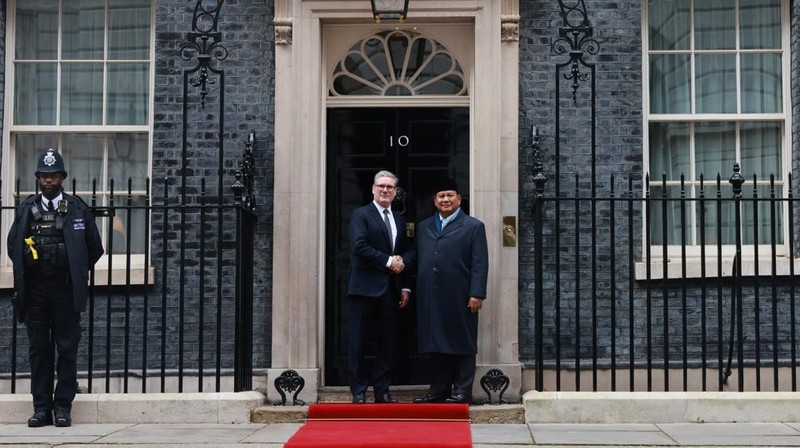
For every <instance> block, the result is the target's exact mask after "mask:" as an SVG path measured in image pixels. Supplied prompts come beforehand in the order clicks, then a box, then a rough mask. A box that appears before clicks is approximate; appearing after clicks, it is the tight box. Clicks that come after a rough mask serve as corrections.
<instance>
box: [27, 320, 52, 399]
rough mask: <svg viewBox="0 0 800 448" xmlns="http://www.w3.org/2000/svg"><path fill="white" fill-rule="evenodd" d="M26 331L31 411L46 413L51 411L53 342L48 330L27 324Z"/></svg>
mask: <svg viewBox="0 0 800 448" xmlns="http://www.w3.org/2000/svg"><path fill="white" fill-rule="evenodd" d="M27 330H28V361H29V362H30V365H31V394H32V395H33V409H34V410H36V411H44V412H47V411H49V410H51V409H53V370H54V369H53V342H52V340H51V339H50V329H49V328H46V327H39V326H32V325H30V324H29V325H28V326H27Z"/></svg>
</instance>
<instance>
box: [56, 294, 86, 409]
mask: <svg viewBox="0 0 800 448" xmlns="http://www.w3.org/2000/svg"><path fill="white" fill-rule="evenodd" d="M62 316H63V317H62V318H60V319H58V318H56V319H53V341H54V342H55V346H56V352H57V353H58V361H57V363H56V373H57V374H58V383H57V384H56V390H55V395H54V397H53V398H54V404H55V408H56V409H66V410H70V409H72V400H73V399H75V394H76V393H77V392H78V344H79V343H80V341H81V327H80V317H81V315H80V313H76V312H75V311H74V310H73V308H72V301H69V307H68V308H65V309H64V310H63V314H62Z"/></svg>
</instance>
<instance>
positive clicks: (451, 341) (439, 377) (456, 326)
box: [410, 179, 489, 403]
mask: <svg viewBox="0 0 800 448" xmlns="http://www.w3.org/2000/svg"><path fill="white" fill-rule="evenodd" d="M433 203H434V205H435V206H436V210H437V211H436V213H434V216H432V217H430V218H427V219H425V220H424V221H422V222H421V223H420V224H419V228H418V229H417V235H416V254H414V253H412V254H410V257H411V258H412V259H414V258H415V259H416V264H417V288H416V291H415V294H416V295H415V297H416V300H417V329H418V330H417V331H418V338H419V351H420V353H427V354H430V356H431V376H432V380H431V384H430V387H429V389H428V393H427V394H426V395H425V396H424V397H420V398H416V399H414V401H415V402H416V403H433V402H442V401H444V402H447V403H468V402H469V401H470V400H471V398H472V383H473V381H474V379H475V355H476V354H477V352H478V311H479V310H480V309H481V306H482V305H483V300H484V299H485V298H486V282H487V277H488V274H489V255H488V249H487V244H486V229H485V227H484V225H483V223H482V222H481V221H479V220H477V219H475V218H473V217H471V216H469V215H467V214H466V213H464V211H463V210H461V195H460V194H459V193H458V187H457V186H456V183H455V181H454V180H452V179H444V180H442V181H441V182H439V185H438V187H437V190H436V193H435V194H434V196H433Z"/></svg>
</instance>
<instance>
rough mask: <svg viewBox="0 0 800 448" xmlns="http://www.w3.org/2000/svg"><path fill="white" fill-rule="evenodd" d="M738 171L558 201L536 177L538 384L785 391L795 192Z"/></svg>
mask: <svg viewBox="0 0 800 448" xmlns="http://www.w3.org/2000/svg"><path fill="white" fill-rule="evenodd" d="M535 143H536V140H534V147H535V148H534V151H535V153H534V154H535V157H534V159H538V157H536V153H537V152H538V150H537V149H536V145H535ZM537 166H539V168H537V169H541V168H540V164H537ZM739 171H740V169H739V165H738V164H736V166H735V167H734V171H733V175H731V176H730V180H729V182H723V181H722V177H721V176H717V178H716V180H715V181H712V182H706V181H703V179H702V177H701V178H700V182H699V183H696V184H695V185H693V186H692V188H690V187H689V185H688V183H687V182H685V180H684V179H683V177H681V180H680V182H679V183H675V182H673V183H672V184H671V185H672V191H671V192H669V193H668V191H669V190H670V184H669V183H668V182H667V178H666V176H662V179H661V181H656V182H650V180H649V178H647V177H646V179H645V186H644V187H642V186H641V184H639V185H637V186H636V187H634V185H635V182H634V179H633V178H632V177H628V178H627V179H624V180H620V179H618V178H616V177H614V176H610V177H609V179H607V180H605V179H600V181H601V182H603V183H602V185H604V186H605V187H604V188H592V189H591V190H589V188H588V187H586V186H585V185H582V184H581V183H580V182H579V179H578V177H577V176H575V177H574V184H572V185H573V188H572V189H571V191H569V190H567V191H566V192H565V193H561V194H560V196H555V195H554V194H553V193H551V191H549V190H548V188H547V179H546V177H544V176H543V175H541V173H538V176H537V179H539V180H538V181H536V182H535V185H536V195H535V203H534V208H533V224H534V229H533V230H534V245H535V248H534V249H535V251H534V257H535V263H534V268H535V269H534V275H535V305H534V307H535V316H536V318H535V325H536V329H535V335H536V340H535V341H533V342H534V344H535V350H534V353H535V355H534V359H533V362H532V364H533V365H532V366H530V367H533V368H535V369H536V374H537V380H536V385H537V388H539V390H546V389H556V390H581V389H591V390H619V389H623V390H648V391H650V390H725V389H728V388H730V389H736V390H740V391H741V390H776V391H777V390H792V391H796V390H797V362H798V360H797V345H798V340H797V313H798V312H800V310H798V309H797V303H796V296H797V294H798V293H800V282H798V281H797V279H796V276H795V267H796V264H797V263H798V262H800V261H798V259H797V247H796V244H795V235H796V234H797V233H798V232H800V226H798V217H797V216H796V204H797V195H796V192H795V191H794V188H795V187H794V186H793V185H792V177H791V175H789V176H787V177H786V178H785V182H778V181H776V179H775V177H774V176H773V177H771V178H770V180H769V181H766V182H760V180H759V179H758V178H756V177H755V176H754V177H752V180H745V178H744V177H742V176H741V175H740V173H739ZM570 182H572V179H570V180H569V181H567V180H562V183H563V184H565V185H569V183H570ZM729 184H730V185H729ZM743 185H745V186H746V187H743ZM747 185H749V186H747ZM764 192H766V194H764ZM555 273H558V275H554V274H555ZM626 374H627V378H622V376H623V375H626ZM586 375H589V376H590V378H585V376H586ZM732 375H735V379H736V384H730V385H729V384H728V377H729V376H732ZM673 376H675V377H673ZM566 379H569V380H570V381H573V380H574V384H572V385H568V384H565V380H566Z"/></svg>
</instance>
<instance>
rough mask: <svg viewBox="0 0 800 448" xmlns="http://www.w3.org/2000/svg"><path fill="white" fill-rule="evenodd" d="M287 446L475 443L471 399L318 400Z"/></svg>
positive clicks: (462, 447)
mask: <svg viewBox="0 0 800 448" xmlns="http://www.w3.org/2000/svg"><path fill="white" fill-rule="evenodd" d="M284 446H285V447H286V448H309V447H327V448H345V447H361V448H367V447H371V448H372V447H380V448H403V447H429V448H438V447H442V448H445V447H447V448H451V447H452V448H467V447H471V446H472V434H471V433H470V429H469V406H468V405H466V404H463V405H462V404H411V403H398V404H360V405H353V404H332V403H331V404H316V405H311V406H309V408H308V421H307V422H306V424H305V425H303V426H301V427H300V429H299V430H298V431H297V432H296V433H295V435H294V436H292V438H291V439H289V441H288V442H287V443H286V445H284Z"/></svg>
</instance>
